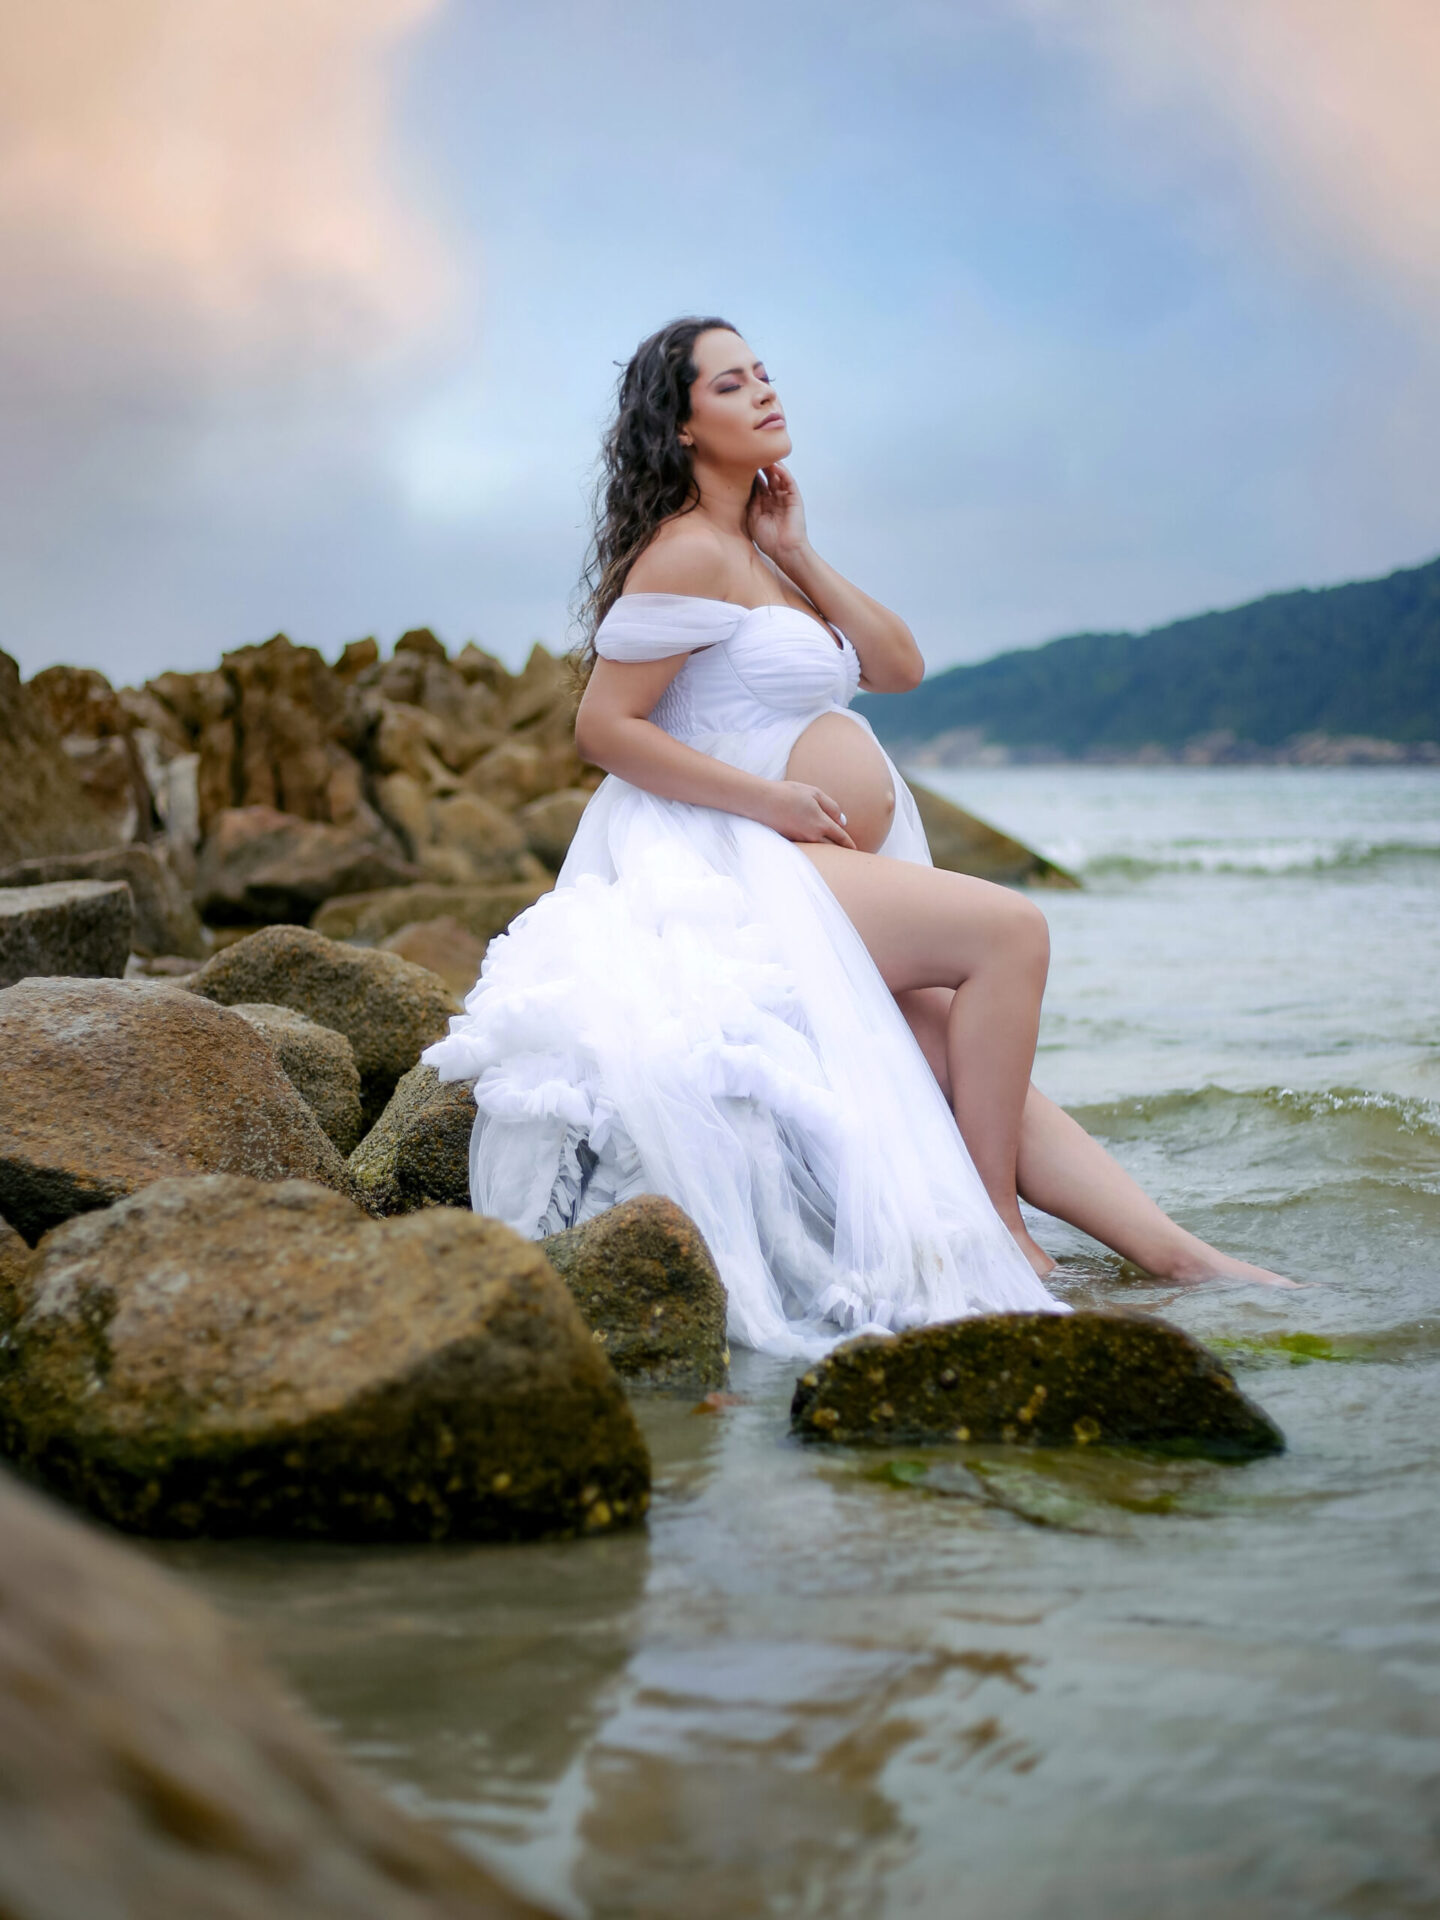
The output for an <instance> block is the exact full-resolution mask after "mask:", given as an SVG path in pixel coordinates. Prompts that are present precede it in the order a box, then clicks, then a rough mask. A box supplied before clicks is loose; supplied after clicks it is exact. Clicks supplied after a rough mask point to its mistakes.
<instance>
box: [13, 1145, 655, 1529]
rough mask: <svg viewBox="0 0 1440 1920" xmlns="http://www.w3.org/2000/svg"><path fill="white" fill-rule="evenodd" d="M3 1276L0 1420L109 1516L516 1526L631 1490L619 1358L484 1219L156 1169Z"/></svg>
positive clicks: (161, 1521) (625, 1497)
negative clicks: (11, 1281)
mask: <svg viewBox="0 0 1440 1920" xmlns="http://www.w3.org/2000/svg"><path fill="white" fill-rule="evenodd" d="M18 1287H19V1295H20V1299H19V1308H20V1311H19V1313H18V1317H17V1318H16V1319H15V1321H14V1324H13V1326H12V1329H11V1334H10V1339H9V1342H8V1344H7V1347H6V1349H5V1356H4V1360H3V1363H0V1364H3V1369H4V1370H3V1372H0V1440H3V1445H4V1447H5V1450H6V1451H7V1452H8V1453H9V1454H10V1455H11V1456H12V1457H13V1458H14V1459H15V1460H16V1461H17V1462H18V1463H19V1464H20V1465H21V1466H22V1467H23V1468H24V1469H25V1471H27V1472H28V1473H29V1474H31V1475H32V1476H33V1477H35V1478H37V1479H39V1480H41V1481H42V1482H44V1483H45V1484H47V1485H49V1486H50V1487H52V1488H53V1489H54V1490H55V1491H56V1492H58V1493H60V1494H62V1495H64V1497H65V1498H67V1499H69V1500H71V1501H73V1502H74V1503H75V1504H77V1505H79V1506H83V1507H85V1508H88V1509H89V1510H90V1511H91V1512H92V1513H96V1514H98V1515H100V1516H101V1517H102V1518H104V1519H106V1520H108V1521H109V1522H110V1523H111V1524H112V1525H114V1526H117V1527H121V1528H123V1529H126V1530H128V1531H134V1532H140V1533H149V1534H159V1535H193V1534H212V1535H226V1534H247V1533H248V1534H277V1535H292V1536H293V1535H301V1536H310V1537H319V1538H331V1539H348V1540H446V1539H468V1540H511V1539H523V1538H527V1537H534V1536H537V1535H564V1534H578V1533H586V1532H601V1531H605V1530H607V1529H609V1528H613V1527H616V1526H621V1525H625V1524H627V1523H632V1522H634V1521H636V1520H638V1519H639V1518H640V1517H641V1515H642V1514H643V1513H644V1511H645V1507H646V1504H647V1501H648V1497H649V1484H650V1467H649V1458H648V1455H647V1453H646V1449H645V1443H644V1440H643V1439H642V1438H641V1435H640V1432H639V1429H638V1428H637V1426H636V1424H635V1419H634V1416H633V1414H632V1413H631V1411H630V1408H629V1405H628V1403H627V1401H626V1399H625V1394H624V1390H623V1388H622V1387H621V1385H620V1382H619V1380H618V1379H617V1377H616V1375H615V1373H614V1370H613V1369H612V1368H611V1366H610V1364H609V1362H608V1361H607V1360H606V1359H605V1356H604V1354H603V1352H602V1351H601V1350H600V1349H599V1348H598V1347H597V1346H596V1344H595V1342H594V1340H593V1339H592V1338H591V1336H590V1332H589V1330H588V1328H587V1327H586V1326H585V1324H584V1321H583V1320H582V1319H581V1317H580V1315H579V1313H578V1312H577V1311H576V1308H575V1305H574V1303H573V1301H572V1300H571V1298H570V1296H569V1294H568V1292H567V1291H566V1289H565V1287H564V1286H563V1285H562V1284H561V1283H560V1281H559V1280H558V1279H557V1277H556V1275H555V1273H554V1271H553V1269H552V1268H551V1267H550V1265H549V1263H548V1262H547V1261H546V1259H545V1257H544V1255H543V1254H542V1253H541V1252H540V1250H539V1248H538V1247H536V1246H535V1245H534V1244H533V1243H532V1242H530V1241H528V1240H522V1239H521V1238H520V1236H519V1235H518V1234H515V1233H512V1232H511V1231H510V1230H509V1228H508V1227H504V1226H501V1225H500V1224H499V1222H498V1221H494V1220H482V1219H479V1218H477V1216H476V1215H474V1214H472V1213H461V1212H459V1211H457V1210H455V1209H453V1208H443V1209H442V1208H433V1209H430V1210H428V1211H426V1212H424V1213H419V1214H413V1215H411V1216H409V1217H408V1218H406V1219H403V1220H391V1221H376V1220H373V1219H371V1218H369V1217H368V1216H367V1215H366V1214H364V1213H363V1212H362V1211H361V1210H360V1209H359V1208H358V1207H356V1206H354V1205H352V1204H351V1203H350V1202H349V1201H347V1200H345V1199H343V1198H341V1197H340V1196H339V1195H337V1194H333V1193H330V1192H327V1191H326V1190H325V1189H323V1188H320V1187H316V1186H312V1185H310V1184H308V1183H306V1182H303V1181H289V1182H285V1183H282V1184H281V1185H279V1186H265V1185H263V1184H261V1183H260V1182H258V1181H253V1180H244V1179H236V1178H233V1177H228V1176H216V1177H212V1178H208V1179H197V1180H162V1181H158V1182H157V1183H156V1184H155V1185H154V1186H151V1187H148V1188H146V1190H145V1191H144V1192H143V1193H139V1194H136V1195H135V1196H134V1197H133V1198H132V1199H130V1200H127V1201H124V1202H122V1203H120V1204H119V1205H118V1206H116V1207H114V1208H111V1209H110V1210H109V1211H108V1212H105V1213H102V1214H88V1215H86V1216H84V1217H83V1218H81V1219H78V1220H73V1221H71V1222H69V1223H68V1224H67V1225H66V1226H64V1227H61V1228H59V1229H57V1230H56V1231H55V1232H54V1233H52V1234H50V1235H49V1236H47V1238H46V1239H45V1240H44V1241H43V1242H42V1244H41V1246H40V1247H39V1248H38V1249H37V1252H36V1254H35V1256H34V1258H33V1259H32V1260H31V1261H30V1263H29V1264H28V1266H26V1267H25V1269H24V1270H23V1272H22V1274H21V1275H20V1278H19V1283H18Z"/></svg>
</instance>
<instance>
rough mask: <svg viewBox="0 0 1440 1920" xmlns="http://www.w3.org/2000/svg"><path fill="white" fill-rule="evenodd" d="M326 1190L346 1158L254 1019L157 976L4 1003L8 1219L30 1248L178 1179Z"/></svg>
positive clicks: (2, 1110) (32, 992)
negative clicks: (210, 1176)
mask: <svg viewBox="0 0 1440 1920" xmlns="http://www.w3.org/2000/svg"><path fill="white" fill-rule="evenodd" d="M205 1173H240V1174H251V1175H253V1176H254V1177H255V1178H257V1179H260V1180H294V1179H304V1180H317V1181H319V1182H320V1183H321V1184H322V1185H325V1186H331V1187H335V1188H337V1189H338V1190H339V1191H341V1192H347V1193H348V1192H350V1191H352V1189H351V1186H350V1176H349V1174H348V1173H347V1172H346V1170H345V1162H344V1161H343V1160H342V1159H341V1157H340V1155H339V1154H338V1153H337V1152H336V1151H335V1148H334V1147H333V1145H332V1144H331V1143H330V1141H329V1140H328V1139H327V1138H326V1136H325V1134H324V1132H323V1130H322V1129H321V1126H320V1122H319V1121H318V1120H317V1119H316V1118H315V1115H314V1114H313V1113H312V1112H311V1111H310V1108H309V1107H308V1106H307V1105H306V1104H305V1102H304V1100H302V1099H301V1097H300V1095H299V1094H298V1093H297V1092H296V1091H295V1088H294V1087H293V1086H292V1085H291V1084H290V1082H289V1080H287V1079H286V1077H285V1075H284V1074H283V1073H282V1072H281V1070H280V1067H279V1065H278V1064H277V1062H276V1060H275V1057H274V1054H273V1053H272V1052H271V1050H270V1048H269V1046H268V1045H267V1044H266V1043H265V1041H264V1040H262V1039H261V1037H260V1035H259V1034H258V1033H256V1032H255V1030H254V1029H253V1028H252V1027H250V1026H248V1025H247V1024H246V1023H245V1021H243V1020H240V1019H237V1018H236V1017H235V1016H234V1015H233V1014H232V1013H229V1012H227V1011H226V1010H225V1009H224V1008H223V1007H215V1006H211V1005H209V1004H208V1003H207V1002H206V1001H204V1000H200V999H197V998H196V997H195V995H194V994H189V993H184V992H182V991H181V990H180V989H179V988H178V987H172V986H165V985H161V984H160V982H158V981H149V980H24V981H22V982H21V983H20V985H19V986H15V987H10V988H7V989H6V991H5V992H3V993H0V1213H3V1214H4V1216H5V1218H6V1219H7V1220H8V1221H9V1222H10V1224H11V1225H12V1226H13V1227H16V1228H17V1229H18V1230H19V1231H20V1233H22V1234H23V1235H24V1237H25V1238H26V1239H27V1240H28V1241H30V1242H31V1244H32V1245H33V1243H34V1242H35V1241H36V1240H38V1239H39V1237H40V1235H41V1234H42V1233H45V1232H47V1231H48V1230H49V1229H50V1228H51V1227H54V1226H57V1225H58V1224H59V1223H60V1222H61V1221H62V1220H68V1219H69V1218H70V1216H71V1215H72V1214H75V1213H82V1212H85V1211H86V1210H88V1209H90V1208H94V1207H107V1206H109V1205H110V1204H111V1203H112V1202H113V1201H116V1200H119V1199H122V1198H123V1197H124V1196H125V1195H126V1194H129V1193H134V1192H135V1191H136V1190H137V1189H138V1188H140V1187H145V1186H148V1185H149V1184H150V1182H151V1181H152V1180H160V1179H163V1178H165V1177H166V1176H167V1175H171V1174H187V1175H188V1174H205Z"/></svg>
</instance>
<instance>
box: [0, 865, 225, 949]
mask: <svg viewBox="0 0 1440 1920" xmlns="http://www.w3.org/2000/svg"><path fill="white" fill-rule="evenodd" d="M56 880H123V881H124V882H125V883H126V885H127V886H128V887H129V889H130V892H131V895H132V897H133V899H134V902H135V924H134V926H133V928H132V929H131V933H130V948H131V951H132V952H133V953H138V954H141V955H143V956H144V957H145V958H147V959H151V958H154V957H155V956H157V955H159V954H182V955H185V956H186V957H188V958H190V959H195V958H197V957H200V956H203V954H204V952H205V938H204V934H203V932H202V930H201V926H200V918H199V915H198V914H197V913H196V911H195V909H194V907H193V906H191V904H190V898H189V895H188V894H187V893H186V892H185V890H184V888H183V887H182V886H181V885H180V882H179V881H178V880H177V879H176V877H175V875H174V874H173V873H172V872H171V870H170V868H169V867H168V866H167V865H166V863H165V861H163V860H162V859H161V858H160V856H159V855H158V854H157V853H156V852H155V851H154V849H153V848H151V847H142V846H134V847H110V848H107V849H104V850H102V851H101V852H99V853H60V854H47V855H41V856H37V857H36V858H34V859H30V860H21V861H19V862H18V863H17V864H16V865H15V866H13V867H7V868H5V869H4V871H3V872H0V887H34V886H42V885H47V884H49V883H50V882H52V881H56ZM62 971H65V972H74V971H76V969H74V968H65V969H62Z"/></svg>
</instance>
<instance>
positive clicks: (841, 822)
mask: <svg viewBox="0 0 1440 1920" xmlns="http://www.w3.org/2000/svg"><path fill="white" fill-rule="evenodd" d="M840 824H841V826H842V827H843V826H844V824H845V816H844V814H843V813H842V814H841V816H840Z"/></svg>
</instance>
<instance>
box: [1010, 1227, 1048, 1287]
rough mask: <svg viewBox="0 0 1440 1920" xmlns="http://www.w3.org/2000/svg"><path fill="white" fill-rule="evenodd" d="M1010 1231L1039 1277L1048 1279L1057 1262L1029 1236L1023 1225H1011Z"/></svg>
mask: <svg viewBox="0 0 1440 1920" xmlns="http://www.w3.org/2000/svg"><path fill="white" fill-rule="evenodd" d="M1010 1232H1011V1234H1012V1235H1013V1236H1014V1238H1015V1242H1016V1244H1017V1245H1018V1247H1019V1248H1020V1251H1021V1252H1022V1253H1023V1254H1024V1256H1025V1258H1026V1259H1027V1260H1028V1261H1029V1262H1030V1264H1031V1266H1032V1267H1033V1268H1034V1269H1035V1272H1036V1274H1037V1275H1038V1276H1039V1278H1040V1279H1042V1280H1048V1279H1049V1277H1050V1275H1051V1274H1052V1273H1054V1271H1055V1268H1056V1265H1057V1264H1058V1263H1057V1262H1056V1261H1054V1260H1052V1259H1051V1258H1050V1255H1049V1254H1048V1253H1046V1251H1045V1249H1044V1248H1043V1247H1042V1246H1041V1245H1040V1244H1039V1242H1038V1241H1035V1240H1032V1239H1031V1238H1030V1235H1029V1233H1028V1232H1027V1231H1026V1229H1025V1228H1024V1227H1023V1226H1021V1227H1011V1229H1010Z"/></svg>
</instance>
